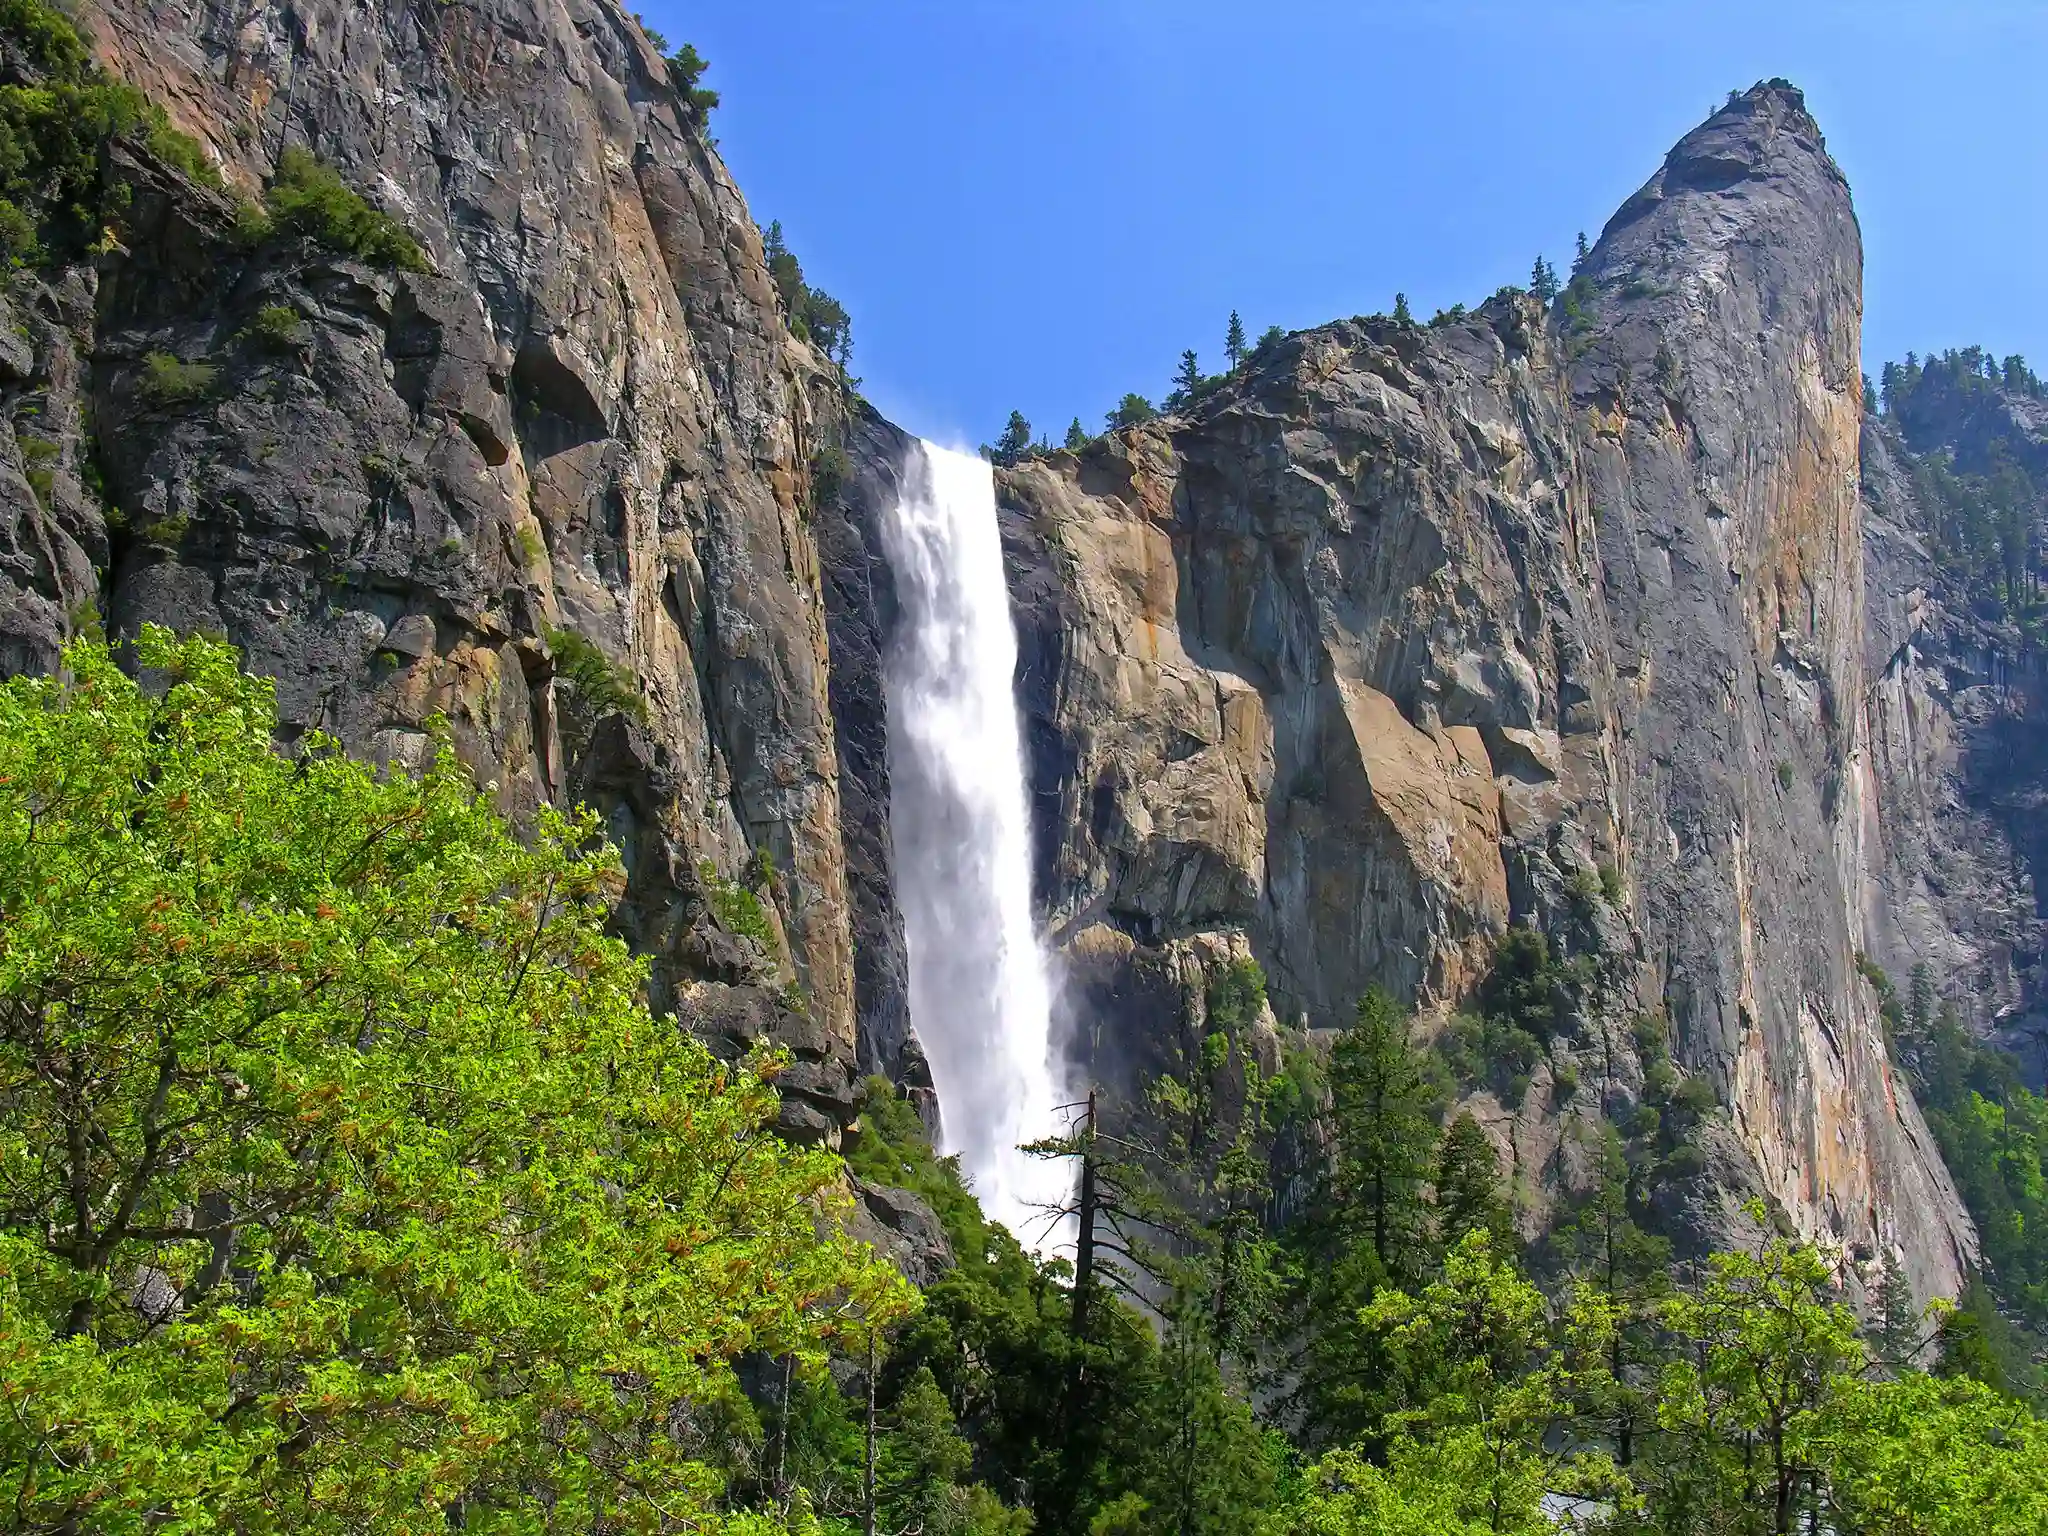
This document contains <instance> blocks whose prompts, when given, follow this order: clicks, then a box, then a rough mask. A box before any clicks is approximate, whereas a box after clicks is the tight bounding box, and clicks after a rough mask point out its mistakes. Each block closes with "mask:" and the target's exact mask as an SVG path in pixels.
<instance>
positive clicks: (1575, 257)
mask: <svg viewBox="0 0 2048 1536" xmlns="http://www.w3.org/2000/svg"><path fill="white" fill-rule="evenodd" d="M1592 254H1593V248H1592V247H1591V246H1590V245H1588V244H1586V232H1585V231H1584V230H1583V229H1582V230H1580V231H1579V237H1578V239H1577V241H1576V242H1574V244H1573V247H1572V276H1573V277H1577V276H1578V275H1579V272H1580V269H1582V268H1583V267H1584V266H1585V265H1586V260H1587V258H1588V257H1590V256H1591V255H1592Z"/></svg>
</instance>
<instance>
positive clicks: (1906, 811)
mask: <svg viewBox="0 0 2048 1536" xmlns="http://www.w3.org/2000/svg"><path fill="white" fill-rule="evenodd" d="M2000 454H2008V455H2011V456H2012V457H2014V458H2015V459H2018V460H2020V461H2021V462H2023V463H2025V464H2027V465H2028V466H2029V467H2030V468H2031V469H2032V471H2033V472H2034V474H2035V476H2036V478H2037V479H2038V478H2039V477H2040V475H2041V474H2042V473H2043V472H2044V470H2048V402H2044V401H2042V400H2041V399H2039V398H2036V397H2033V396H2029V395H2021V394H2015V393H2014V392H2012V391H2010V390H2007V389H2004V388H2001V387H1998V386H1995V385H1991V384H1989V383H1988V382H1986V381H1974V387H1972V388H1970V389H1969V390H1967V391H1964V390H1955V389H1942V388H1939V387H1937V386H1929V387H1927V388H1925V389H1922V390H1920V391H1918V392H1916V393H1914V394H1913V396H1912V397H1911V399H1910V401H1909V402H1908V404H1907V407H1906V409H1905V410H1903V411H1900V410H1898V409H1894V410H1892V411H1890V412H1888V413H1887V414H1886V415H1885V416H1884V417H1882V418H1879V417H1877V416H1876V415H1874V414H1873V415H1870V416H1866V418H1865V420H1864V424H1863V464H1862V473H1863V501H1864V507H1865V521H1864V550H1865V560H1866V571H1865V580H1866V589H1867V598H1866V629H1867V642H1866V646H1865V666H1866V669H1867V671H1868V673H1869V677H1870V693H1869V700H1870V705H1869V708H1870V723H1871V746H1872V760H1873V762H1874V764H1875V768H1876V771H1875V773H1874V775H1873V781H1874V784H1875V787H1876V791H1877V792H1876V794H1875V795H1874V797H1873V804H1872V807H1871V809H1872V817H1871V823H1870V833H1869V844H1870V847H1871V849H1872V854H1873V857H1872V861H1871V862H1872V868H1873V871H1874V874H1875V876H1876V878H1875V879H1874V880H1873V881H1872V882H1871V884H1870V886H1869V889H1868V893H1867V894H1868V912H1867V916H1866V941H1867V944H1868V947H1869V949H1870V952H1871V953H1872V954H1873V955H1875V956H1876V957H1877V958H1878V960H1879V961H1880V962H1881V963H1882V964H1883V965H1884V966H1885V967H1886V969H1887V970H1888V971H1889V972H1890V974H1891V975H1892V976H1893V977H1894V978H1895V979H1898V980H1899V983H1900V985H1901V986H1905V985H1907V982H1906V978H1908V977H1910V976H1911V974H1912V972H1913V970H1914V968H1915V967H1916V966H1918V965H1922V964H1924V965H1926V966H1927V967H1928V971H1929V979H1930V980H1931V981H1932V983H1933V985H1934V987H1935V988H1936V989H1937V991H1938V992H1939V993H1940V994H1941V995H1942V996H1943V998H1944V1000H1945V1001H1946V1002H1947V1003H1948V1004H1950V1005H1952V1006H1954V1007H1956V1008H1957V1009H1958V1010H1959V1012H1960V1013H1961V1015H1962V1017H1963V1018H1964V1019H1965V1020H1966V1021H1967V1022H1969V1023H1970V1024H1971V1025H1972V1026H1974V1027H1975V1028H1976V1029H1977V1030H1979V1031H1980V1032H1982V1033H1985V1034H1988V1035H1996V1036H1998V1037H2000V1038H2001V1039H2002V1040H2003V1042H2004V1043H2005V1044H2006V1045H2008V1046H2009V1047H2011V1048H2012V1049H2013V1050H2014V1051H2015V1053H2016V1054H2017V1055H2018V1057H2019V1059H2020V1065H2021V1068H2022V1070H2023V1071H2025V1072H2027V1073H2028V1074H2029V1076H2030V1077H2031V1078H2032V1079H2033V1080H2034V1081H2037V1082H2038V1081H2039V1080H2040V1077H2041V1074H2042V1072H2043V1070H2044V1067H2048V1061H2044V1059H2043V1055H2042V1047H2043V1044H2044V1040H2048V1031H2044V1030H2043V1027H2042V1024H2041V1016H2042V1005H2041V995H2040V993H2041V975H2040V965H2041V958H2042V953H2043V937H2044V935H2043V922H2042V912H2041V907H2040V896H2039V893H2040V890H2041V888H2042V882H2041V879H2040V877H2039V874H2038V872H2039V871H2041V870H2042V869H2043V868H2044V867H2048V815H2044V814H2043V813H2044V810H2048V736H2044V734H2043V732H2042V730H2041V719H2042V716H2043V713H2044V711H2048V658H2044V657H2043V655H2042V653H2041V650H2040V647H2039V645H2038V644H2037V643H2036V642H2035V641H2034V640H2033V639H2032V638H2031V637H2030V636H2029V635H2028V634H2027V633H2026V632H2025V631H2024V630H2022V629H2021V628H2020V627H2019V626H2018V625H2015V624H2012V623H2010V622H2006V621H2004V620H2003V619H2001V617H2000V616H1999V613H1998V610H1997V605H1996V604H1995V603H1988V602H1987V597H1988V594H1986V593H1985V592H1983V591H1981V590H1971V589H1970V588H1969V587H1968V585H1967V584H1965V583H1962V582H1959V581H1958V579H1957V578H1956V577H1955V576H1954V575H1953V574H1952V573H1951V572H1950V571H1947V570H1944V569H1943V567H1942V566H1941V564H1940V563H1939V562H1938V561H1937V560H1936V559H1935V557H1934V550H1935V547H1936V534H1937V529H1936V521H1937V515H1936V511H1935V509H1934V508H1932V507H1930V506H1927V505H1925V504H1923V502H1922V499H1921V492H1920V490H1919V488H1918V486H1917V485H1916V480H1915V470H1916V468H1918V467H1919V462H1918V461H1920V460H1922V459H1924V458H1927V457H1929V456H1948V457H1950V458H1951V459H1952V461H1953V463H1954V465H1955V466H1956V467H1957V468H1959V469H1961V470H1963V471H1965V472H1982V471H1983V470H1984V469H1986V468H1987V467H1989V466H1990V465H1991V464H1992V463H1993V462H1994V460H1995V458H1996V456H1997V455H2000Z"/></svg>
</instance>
